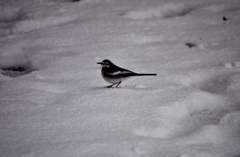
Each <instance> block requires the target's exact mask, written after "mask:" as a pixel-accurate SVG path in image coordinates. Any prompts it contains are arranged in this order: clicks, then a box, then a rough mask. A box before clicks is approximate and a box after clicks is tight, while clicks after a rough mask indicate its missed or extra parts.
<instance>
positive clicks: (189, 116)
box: [134, 91, 231, 139]
mask: <svg viewBox="0 0 240 157" xmlns="http://www.w3.org/2000/svg"><path fill="white" fill-rule="evenodd" d="M229 105H231V102H229V101H228V100H227V99H226V98H224V97H222V96H218V95H213V94H210V93H206V92H201V91H195V92H193V91H191V92H189V93H188V94H187V96H186V97H184V98H180V100H177V101H175V102H173V103H171V104H166V105H165V106H163V107H160V108H157V109H155V111H154V113H153V115H151V116H150V117H149V119H148V120H147V121H146V124H145V123H144V125H142V126H141V127H140V128H138V129H136V130H135V132H134V133H135V134H137V135H141V136H146V137H152V138H163V139H167V138H176V137H180V136H184V135H186V134H189V133H191V132H194V131H195V130H196V129H198V128H199V127H201V126H202V125H207V124H208V123H212V124H216V123H218V121H219V120H220V119H221V117H222V116H223V115H224V114H225V113H226V112H227V106H229ZM148 122H151V123H154V124H155V125H154V126H149V125H148Z"/></svg>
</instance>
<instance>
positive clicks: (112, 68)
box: [97, 59, 157, 88]
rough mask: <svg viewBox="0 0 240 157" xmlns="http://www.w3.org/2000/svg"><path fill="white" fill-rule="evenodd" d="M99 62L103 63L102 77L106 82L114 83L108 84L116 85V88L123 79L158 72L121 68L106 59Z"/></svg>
mask: <svg viewBox="0 0 240 157" xmlns="http://www.w3.org/2000/svg"><path fill="white" fill-rule="evenodd" d="M97 64H101V65H102V77H103V79H104V80H105V81H106V82H109V83H111V84H112V85H110V86H107V87H106V88H110V87H112V86H114V85H116V88H117V87H118V86H119V85H120V83H122V81H124V80H127V79H129V78H131V77H133V76H156V75H157V74H138V73H135V72H132V71H130V70H127V69H123V68H120V67H118V66H116V65H115V64H113V63H112V62H111V61H110V60H108V59H105V60H103V61H102V62H99V63H97Z"/></svg>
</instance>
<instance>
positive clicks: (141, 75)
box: [135, 74, 157, 76]
mask: <svg viewBox="0 0 240 157" xmlns="http://www.w3.org/2000/svg"><path fill="white" fill-rule="evenodd" d="M135 76H157V74H136V75H135Z"/></svg>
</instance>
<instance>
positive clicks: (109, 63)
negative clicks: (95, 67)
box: [97, 60, 111, 68]
mask: <svg viewBox="0 0 240 157" xmlns="http://www.w3.org/2000/svg"><path fill="white" fill-rule="evenodd" d="M97 64H101V65H102V67H106V68H108V67H110V65H111V62H109V61H108V60H103V61H102V62H99V63H97Z"/></svg>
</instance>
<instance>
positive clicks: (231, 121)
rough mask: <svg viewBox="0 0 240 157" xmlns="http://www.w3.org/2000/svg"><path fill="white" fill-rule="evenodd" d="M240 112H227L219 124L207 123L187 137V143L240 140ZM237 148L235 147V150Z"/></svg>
mask: <svg viewBox="0 0 240 157" xmlns="http://www.w3.org/2000/svg"><path fill="white" fill-rule="evenodd" d="M239 132H240V112H239V111H238V112H232V113H229V114H226V115H225V116H224V117H223V118H222V119H221V120H220V121H219V123H218V124H216V125H205V126H203V127H201V128H199V129H198V130H197V131H195V132H194V133H193V134H192V135H191V136H189V137H187V140H185V142H186V143H188V144H191V143H196V142H197V143H199V144H203V143H222V142H223V141H228V142H230V143H234V142H238V141H239V140H240V135H239ZM234 149H236V148H233V151H237V150H234Z"/></svg>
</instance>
